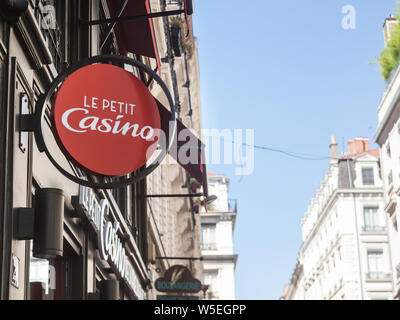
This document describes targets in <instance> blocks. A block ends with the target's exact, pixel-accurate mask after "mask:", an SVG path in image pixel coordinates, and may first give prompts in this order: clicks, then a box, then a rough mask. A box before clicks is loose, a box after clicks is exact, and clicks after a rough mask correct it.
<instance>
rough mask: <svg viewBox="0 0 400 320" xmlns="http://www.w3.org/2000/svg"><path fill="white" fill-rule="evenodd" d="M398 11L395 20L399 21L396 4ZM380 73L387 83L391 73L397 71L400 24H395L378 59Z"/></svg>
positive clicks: (399, 13)
mask: <svg viewBox="0 0 400 320" xmlns="http://www.w3.org/2000/svg"><path fill="white" fill-rule="evenodd" d="M397 6H398V9H397V12H396V19H397V21H400V5H399V2H398V3H397ZM378 63H379V65H380V71H381V74H382V77H383V79H385V81H386V82H388V81H389V79H390V77H391V75H392V73H393V72H394V71H395V70H396V69H397V66H398V65H399V63H400V23H397V24H396V25H395V27H394V30H393V32H392V33H391V35H390V41H389V42H388V43H387V46H386V48H384V49H383V50H382V52H381V54H380V56H379V57H378Z"/></svg>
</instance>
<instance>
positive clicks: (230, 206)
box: [228, 199, 237, 212]
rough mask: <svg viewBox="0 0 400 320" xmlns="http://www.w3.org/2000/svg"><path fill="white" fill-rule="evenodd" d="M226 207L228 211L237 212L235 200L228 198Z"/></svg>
mask: <svg viewBox="0 0 400 320" xmlns="http://www.w3.org/2000/svg"><path fill="white" fill-rule="evenodd" d="M228 209H229V211H230V212H237V200H236V199H228Z"/></svg>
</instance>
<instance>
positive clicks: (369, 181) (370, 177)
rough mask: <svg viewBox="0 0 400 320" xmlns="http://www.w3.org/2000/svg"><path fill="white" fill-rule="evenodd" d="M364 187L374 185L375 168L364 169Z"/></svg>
mask: <svg viewBox="0 0 400 320" xmlns="http://www.w3.org/2000/svg"><path fill="white" fill-rule="evenodd" d="M361 171H362V181H363V185H373V184H374V168H362V170H361Z"/></svg>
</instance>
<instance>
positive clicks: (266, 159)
mask: <svg viewBox="0 0 400 320" xmlns="http://www.w3.org/2000/svg"><path fill="white" fill-rule="evenodd" d="M194 3H195V12H194V16H193V21H194V31H195V35H196V36H197V37H198V41H199V60H200V79H201V81H200V83H201V85H200V86H201V87H200V90H201V103H202V112H203V114H202V116H203V124H202V126H203V128H219V129H223V128H230V129H235V128H243V129H246V128H251V129H254V130H255V144H257V145H263V146H268V147H272V148H279V149H284V150H290V151H294V152H301V153H310V154H317V155H321V156H328V155H329V149H328V147H329V143H330V136H331V135H335V136H336V139H337V141H338V143H339V150H340V151H342V148H343V144H342V141H346V143H347V140H348V139H351V138H355V137H368V138H370V140H371V141H372V140H373V136H374V133H375V129H376V125H377V113H376V110H377V107H378V105H379V102H380V98H381V97H382V94H383V91H384V89H385V83H384V81H383V80H382V79H381V77H380V74H379V71H378V67H377V66H376V65H370V63H371V62H374V61H375V60H376V56H378V54H379V53H380V51H381V49H382V48H383V34H382V25H383V22H384V19H385V18H386V17H388V16H389V14H390V13H392V12H393V11H394V9H395V7H396V1H395V0H379V1H377V0H358V1H355V0H346V1H340V0H331V1H316V0H302V1H298V0H285V1H283V0H282V1H272V0H255V1H238V0H217V1H216V0H197V1H194ZM345 5H353V6H354V7H355V9H356V18H357V20H356V29H355V30H344V29H343V28H342V26H341V21H342V19H343V17H344V15H343V14H342V13H341V11H342V8H343V6H345ZM375 146H376V145H375ZM328 166H329V160H322V161H304V160H298V159H294V158H290V157H287V156H285V155H282V154H279V153H272V152H269V151H263V150H256V151H255V170H254V173H253V174H252V175H249V176H245V177H242V178H240V177H239V176H235V173H234V169H235V167H234V166H229V165H210V166H209V168H208V170H209V171H214V172H218V173H221V174H224V175H226V176H227V177H228V178H230V181H231V185H230V198H236V199H238V217H237V223H236V227H235V236H234V246H235V251H236V252H237V253H238V254H239V259H238V264H237V268H236V297H237V298H238V299H278V298H279V297H280V295H281V294H282V290H283V287H284V284H285V283H286V282H288V281H289V280H290V276H291V274H292V271H293V269H294V266H295V263H296V258H297V254H298V250H299V248H300V245H301V228H300V221H301V218H302V217H303V215H304V213H305V211H306V210H307V206H308V204H309V203H310V200H311V199H312V197H313V196H314V194H315V191H316V190H317V189H318V188H319V184H320V181H321V180H322V178H323V176H324V173H325V172H326V170H327V169H328Z"/></svg>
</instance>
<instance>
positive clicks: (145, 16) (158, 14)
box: [79, 10, 185, 26]
mask: <svg viewBox="0 0 400 320" xmlns="http://www.w3.org/2000/svg"><path fill="white" fill-rule="evenodd" d="M182 13H185V10H171V11H164V12H154V13H149V14H143V15H139V16H126V17H115V18H109V19H101V20H92V21H88V20H83V19H80V20H79V22H80V23H82V24H86V25H89V26H94V25H99V24H103V23H117V22H124V21H132V20H139V19H153V18H159V17H168V16H175V15H178V14H182Z"/></svg>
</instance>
